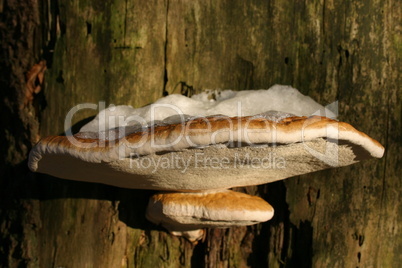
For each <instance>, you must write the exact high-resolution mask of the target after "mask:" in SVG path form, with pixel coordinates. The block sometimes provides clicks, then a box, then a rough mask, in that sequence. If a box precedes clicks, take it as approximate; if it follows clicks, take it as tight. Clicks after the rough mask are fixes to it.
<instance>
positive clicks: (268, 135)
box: [28, 111, 384, 241]
mask: <svg viewBox="0 0 402 268" xmlns="http://www.w3.org/2000/svg"><path fill="white" fill-rule="evenodd" d="M179 119H180V120H177V117H176V118H175V119H174V120H167V121H164V122H159V123H154V124H150V125H146V126H144V125H141V126H138V125H137V126H126V127H117V128H113V129H107V130H105V131H103V132H88V131H85V128H84V131H83V130H82V131H81V132H80V133H78V134H76V135H73V136H50V137H47V138H44V139H42V140H41V141H40V142H39V143H38V144H37V145H36V146H35V147H34V148H33V149H32V151H31V153H30V156H29V164H28V165H29V168H30V169H31V170H32V171H35V172H41V173H46V174H50V175H52V176H55V177H59V178H63V179H70V180H79V181H87V182H96V183H103V184H108V185H113V186H118V187H124V188H132V189H153V190H159V191H167V192H161V193H158V194H155V195H154V196H152V197H151V200H150V202H149V205H148V209H147V218H148V219H149V220H150V221H152V222H153V223H155V224H161V225H162V226H164V227H165V228H166V229H168V230H169V231H170V232H171V233H172V234H175V235H184V236H186V237H187V238H188V239H189V240H192V241H195V240H197V239H199V238H200V237H201V236H202V233H203V231H202V228H206V227H220V228H223V227H228V226H238V225H250V224H255V223H258V222H263V221H267V220H269V219H270V218H271V217H272V216H273V209H272V207H271V206H270V205H269V204H268V203H267V202H265V201H264V200H263V199H261V198H259V197H254V196H250V195H246V194H242V193H237V192H233V191H230V190H227V189H229V188H232V187H241V186H249V185H259V184H264V183H270V182H273V181H277V180H283V179H286V178H289V177H293V176H296V175H301V174H306V173H310V172H314V171H318V170H323V169H327V168H333V167H341V166H347V165H350V164H353V163H356V162H358V161H360V160H363V159H368V158H380V157H382V155H383V153H384V148H383V147H382V146H381V144H379V143H378V142H377V141H375V140H374V139H372V138H370V137H369V136H367V135H366V134H364V133H362V132H360V131H358V130H356V129H355V128H353V127H352V126H351V125H349V124H347V123H344V122H339V121H336V120H333V119H330V118H327V117H323V116H310V117H307V116H295V115H293V114H289V113H283V112H275V111H270V112H268V113H260V114H254V115H251V116H224V115H212V116H198V117H194V116H187V117H184V116H180V117H179Z"/></svg>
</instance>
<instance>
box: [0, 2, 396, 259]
mask: <svg viewBox="0 0 402 268" xmlns="http://www.w3.org/2000/svg"><path fill="white" fill-rule="evenodd" d="M401 16H402V14H401V2H400V1H396V0H383V1H375V0H369V1H367V0H356V1H335V0H323V1H309V2H305V1H299V0H294V1H261V0H254V1H240V0H238V1H223V0H219V1H210V2H206V1H190V0H187V1H178V0H165V1H156V0H154V1H139V0H107V1H98V0H92V1H91V0H82V1H64V0H63V1H62V0H59V1H50V0H49V1H44V0H38V1H35V0H30V1H17V0H0V39H1V44H0V49H1V55H0V63H1V64H0V68H1V69H0V85H1V92H0V94H1V100H2V105H1V124H2V128H1V132H0V139H1V144H2V146H1V147H0V149H1V153H2V155H3V156H4V158H3V159H2V160H1V163H0V164H1V181H0V193H1V195H0V232H1V235H0V238H1V243H0V266H2V267H25V266H28V267H178V266H187V267H188V266H191V265H193V266H194V267H246V266H253V267H259V266H261V267H267V266H269V267H293V266H296V265H297V267H398V266H400V263H401V262H402V255H401V254H400V252H401V251H402V235H401V226H402V200H401V197H400V193H401V192H402V184H401V178H400V173H401V170H400V164H401V157H400V151H401V150H402V148H401V134H400V133H401V121H402V118H401V87H400V85H401V83H402V81H401V79H400V73H401V71H402V70H401V64H400V62H401V60H402V57H401V56H402V45H401V44H402V37H401V23H400V18H401ZM43 59H45V60H46V61H47V67H48V70H47V71H46V75H45V86H44V87H42V90H41V92H39V93H38V94H35V95H34V100H33V102H29V103H28V105H26V106H24V105H22V104H23V103H24V100H25V99H26V90H27V89H26V88H27V87H26V84H25V82H26V74H27V73H28V71H29V70H30V69H31V67H32V66H33V65H34V64H36V63H38V62H39V61H40V60H43ZM276 83H278V84H290V85H292V86H294V87H296V88H298V89H299V90H301V91H302V93H304V94H308V95H310V96H311V97H313V98H314V99H315V100H317V101H318V102H320V103H322V104H329V103H332V102H334V101H338V104H339V106H338V107H339V112H340V116H339V119H340V120H342V121H346V122H349V123H351V124H352V125H354V126H355V127H357V128H358V129H359V130H361V131H363V132H366V133H368V134H369V135H370V136H372V137H374V138H376V139H378V140H379V141H380V142H381V143H382V144H383V145H385V147H386V153H385V156H384V158H383V159H381V160H371V161H366V162H363V163H359V164H356V165H353V166H350V167H346V168H342V169H336V170H330V171H323V172H317V173H315V174H309V175H305V176H300V177H296V178H290V179H288V180H286V181H285V182H277V183H272V184H269V185H263V186H259V187H247V188H245V189H238V190H242V191H246V192H248V193H251V194H258V195H260V196H262V197H263V198H265V199H266V200H267V201H268V202H270V203H271V204H272V205H273V206H274V207H275V210H276V214H275V216H274V218H273V220H271V221H270V222H267V223H264V224H260V225H257V226H253V227H238V228H231V229H226V230H220V229H216V230H208V232H207V235H206V237H205V240H204V241H202V242H200V243H198V244H197V245H192V244H191V243H189V242H188V241H186V240H184V239H181V238H177V237H172V236H170V235H168V234H167V233H166V232H165V231H163V230H162V229H159V228H158V227H155V226H153V225H152V224H150V223H148V222H147V221H146V220H145V218H144V211H145V206H146V203H147V199H148V197H149V195H150V194H152V192H151V191H140V190H125V189H118V188H113V187H109V186H104V185H96V184H87V183H79V182H70V181H65V180H59V179H57V178H50V177H47V176H44V175H38V174H32V173H30V172H28V170H27V168H26V157H27V153H28V151H29V149H30V147H31V146H32V144H33V143H34V142H35V141H36V140H37V138H38V135H40V136H42V137H43V136H46V135H53V134H58V133H62V132H63V131H64V118H65V116H66V114H67V113H68V112H69V110H70V109H71V108H72V107H74V106H75V105H77V104H80V103H96V104H100V105H103V104H101V103H98V102H99V101H104V102H105V105H106V106H108V105H109V104H115V105H118V104H130V105H133V106H136V107H139V106H143V105H145V104H148V103H150V102H152V101H154V100H156V99H157V98H159V97H161V96H163V95H166V94H171V93H181V94H184V95H191V94H193V93H195V92H200V91H201V90H204V89H211V88H213V89H215V88H231V89H236V90H242V89H256V88H268V87H270V86H271V85H272V84H276ZM96 112H97V111H96V110H91V109H87V110H85V111H82V112H79V113H77V115H76V116H75V117H74V118H73V121H74V122H80V121H82V120H83V119H86V118H88V117H90V116H92V115H94V114H96ZM74 129H75V128H74ZM398 174H399V175H398Z"/></svg>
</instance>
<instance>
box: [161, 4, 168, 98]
mask: <svg viewBox="0 0 402 268" xmlns="http://www.w3.org/2000/svg"><path fill="white" fill-rule="evenodd" d="M168 28H169V0H166V21H165V46H164V60H163V66H164V73H163V89H162V95H163V96H167V95H169V92H167V90H166V86H167V83H168V80H169V79H168V71H167V60H168V59H167V50H168Z"/></svg>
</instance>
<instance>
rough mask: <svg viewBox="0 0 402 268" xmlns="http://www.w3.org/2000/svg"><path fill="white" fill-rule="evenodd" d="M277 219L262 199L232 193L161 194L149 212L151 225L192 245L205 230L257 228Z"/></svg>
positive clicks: (153, 199) (155, 198) (152, 199)
mask: <svg viewBox="0 0 402 268" xmlns="http://www.w3.org/2000/svg"><path fill="white" fill-rule="evenodd" d="M273 215H274V209H273V208H272V206H271V205H270V204H268V203H267V202H266V201H265V200H263V199H262V198H260V197H257V196H251V195H248V194H244V193H240V192H234V191H231V190H222V191H214V192H200V193H178V192H170V193H169V192H164V193H158V194H155V195H153V196H152V197H151V198H150V201H149V203H148V207H147V211H146V217H147V219H148V220H149V221H151V222H153V223H155V224H156V225H162V226H163V227H165V228H166V229H168V230H169V231H170V232H171V233H172V234H174V235H183V236H185V237H187V238H188V239H189V240H191V241H195V240H198V239H199V238H200V236H202V234H203V233H202V232H201V230H200V229H202V228H211V227H214V228H226V227H231V226H245V225H253V224H257V223H260V222H265V221H268V220H270V219H271V218H272V217H273Z"/></svg>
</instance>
